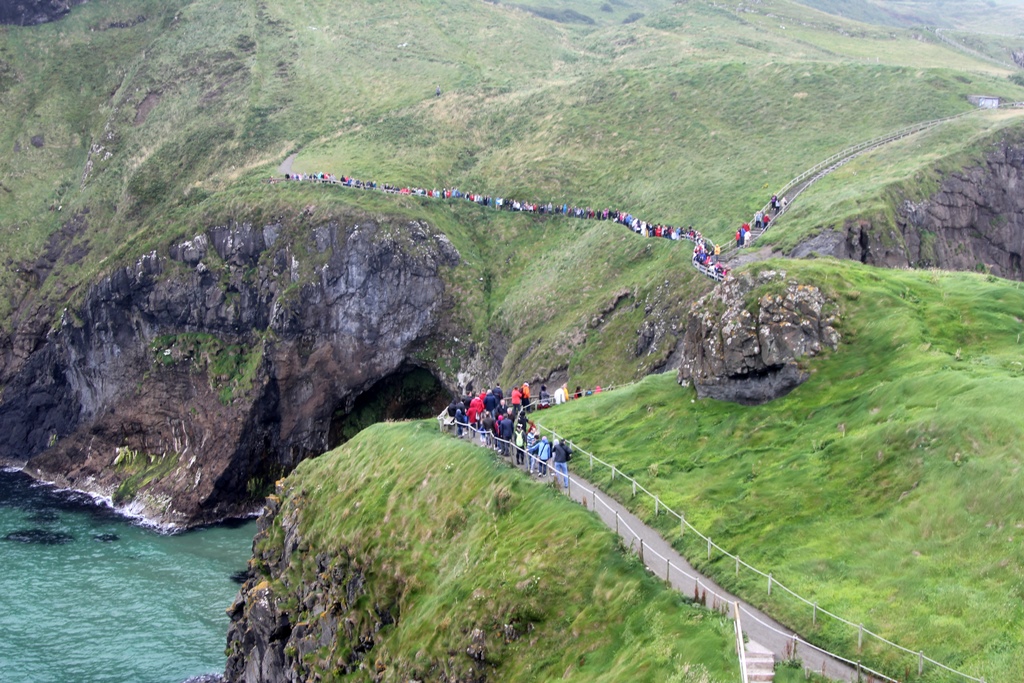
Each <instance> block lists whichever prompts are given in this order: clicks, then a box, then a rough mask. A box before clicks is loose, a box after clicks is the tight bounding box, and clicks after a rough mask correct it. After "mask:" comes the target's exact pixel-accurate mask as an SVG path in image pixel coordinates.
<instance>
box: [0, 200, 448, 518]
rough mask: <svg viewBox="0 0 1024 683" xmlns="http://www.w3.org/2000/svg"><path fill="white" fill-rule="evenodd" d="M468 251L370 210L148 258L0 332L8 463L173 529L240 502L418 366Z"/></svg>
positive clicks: (254, 230) (228, 233)
mask: <svg viewBox="0 0 1024 683" xmlns="http://www.w3.org/2000/svg"><path fill="white" fill-rule="evenodd" d="M458 262H459V255H458V252H457V251H456V250H455V249H454V247H452V245H451V243H450V242H448V240H447V238H445V237H444V236H443V235H438V234H435V233H433V232H432V231H431V230H430V228H429V227H428V226H426V225H425V224H422V223H419V222H409V221H402V220H395V221H388V220H386V219H380V218H378V219H370V218H369V217H366V216H362V217H355V218H352V219H350V220H347V221H346V220H344V219H342V220H328V221H326V222H324V223H320V224H315V225H309V223H308V220H307V219H305V218H303V217H299V218H297V219H294V220H291V221H290V222H289V221H284V222H281V221H278V222H274V223H270V224H266V225H263V226H262V227H259V226H256V225H252V224H248V223H241V224H236V225H220V226H214V227H211V228H209V229H208V230H206V231H205V232H204V233H202V234H200V235H198V236H196V237H195V238H194V239H192V240H189V241H187V242H182V243H180V244H176V245H174V246H172V247H171V248H170V249H169V250H168V255H167V256H161V255H159V254H157V253H155V252H154V253H151V254H147V255H146V256H144V257H142V258H140V259H139V260H138V261H137V262H136V263H134V264H133V265H131V266H129V267H125V268H121V269H118V270H116V271H115V272H113V273H112V274H111V275H109V276H108V277H106V278H105V279H103V280H102V281H101V282H99V283H98V284H97V285H95V286H94V287H93V288H92V290H91V291H90V292H89V294H88V296H87V297H86V301H85V305H84V306H83V307H82V308H81V309H80V310H75V311H72V310H65V311H64V314H63V316H62V319H61V322H60V324H59V325H58V326H57V327H56V328H55V329H49V328H48V325H47V324H46V319H45V317H43V316H42V315H40V316H38V317H37V318H38V319H37V318H29V322H32V323H33V324H32V325H28V324H27V323H26V326H25V329H24V331H23V333H16V334H14V335H12V336H11V337H10V338H8V339H7V340H5V342H4V344H2V345H0V346H3V348H2V349H0V352H2V353H3V355H4V360H5V362H4V364H3V366H0V386H2V393H0V461H6V462H25V461H26V460H27V461H28V462H27V464H26V466H25V471H26V472H27V473H29V474H31V475H32V476H35V477H38V478H41V479H46V480H49V481H54V482H56V483H58V484H59V485H62V486H66V487H69V488H76V489H80V490H85V491H89V492H92V493H97V494H100V495H105V496H109V497H111V498H112V499H113V501H114V502H115V503H117V504H119V505H121V506H123V507H125V508H126V511H128V512H131V513H137V514H141V515H145V516H147V517H149V518H151V519H154V520H155V521H158V522H160V523H161V524H164V525H166V526H169V527H175V526H192V525H196V524H205V523H210V522H215V521H219V520H221V519H224V518H226V517H232V516H238V515H242V514H247V513H249V512H251V511H252V510H254V509H256V508H258V506H259V504H260V503H261V502H262V498H263V494H264V493H265V490H266V488H267V487H268V486H272V484H273V482H274V480H275V479H277V478H278V477H280V476H281V475H283V474H284V473H286V472H287V471H289V470H290V469H291V468H292V467H294V466H295V465H296V464H297V463H298V462H299V461H301V460H302V459H303V458H306V457H309V456H312V455H318V454H320V453H322V452H324V451H325V450H327V449H328V448H329V447H330V446H332V445H335V444H331V443H330V435H331V430H332V421H333V420H335V419H336V415H337V414H339V413H344V412H345V411H347V410H349V409H351V408H352V405H353V404H354V402H355V401H356V399H357V398H358V397H359V395H360V394H361V393H362V392H364V391H366V390H368V389H369V388H370V387H372V386H373V385H374V384H375V383H376V382H378V381H379V380H380V379H381V378H385V377H388V376H390V375H392V374H394V373H400V372H402V371H404V370H405V369H407V368H409V367H423V363H422V362H421V361H419V360H418V358H419V356H420V355H422V354H419V352H420V351H421V350H422V348H423V345H424V344H426V343H427V342H428V340H430V339H431V338H432V336H433V335H436V334H438V333H439V330H441V329H442V328H444V327H445V325H447V324H448V321H447V319H446V317H445V316H444V315H443V313H444V311H445V310H446V309H447V307H448V306H450V305H451V304H450V302H447V303H446V299H445V284H444V280H443V279H442V270H443V269H445V268H450V267H453V266H455V265H457V264H458ZM36 323H39V324H36ZM47 329H48V331H45V330H47ZM446 332H447V330H446Z"/></svg>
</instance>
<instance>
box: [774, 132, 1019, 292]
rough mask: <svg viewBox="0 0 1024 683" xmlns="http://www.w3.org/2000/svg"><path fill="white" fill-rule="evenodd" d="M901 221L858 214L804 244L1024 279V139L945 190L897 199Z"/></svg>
mask: <svg viewBox="0 0 1024 683" xmlns="http://www.w3.org/2000/svg"><path fill="white" fill-rule="evenodd" d="M893 202H894V204H895V209H896V210H895V211H894V216H895V218H894V221H893V222H892V223H887V222H885V221H884V220H880V219H878V218H871V219H868V218H862V219H856V220H850V221H848V222H847V223H846V225H845V226H844V227H843V228H842V229H841V230H826V231H824V232H822V233H821V234H819V235H817V236H815V237H813V238H811V239H810V240H808V241H806V242H804V243H803V244H801V245H799V246H798V247H797V248H796V249H795V250H794V251H793V252H792V253H791V254H790V256H793V257H796V258H800V257H803V256H807V255H809V254H811V253H817V254H820V255H822V256H835V257H837V258H846V259H853V260H856V261H861V262H863V263H867V264H869V265H873V266H881V267H888V268H905V267H912V268H943V269H946V270H961V271H979V270H980V271H988V272H991V273H992V274H994V275H997V276H999V277H1005V278H1010V279H1015V280H1021V279H1024V270H1022V267H1021V259H1022V255H1024V143H1015V144H1010V143H1003V144H1001V145H1000V146H999V148H998V149H997V150H996V151H994V152H993V153H991V154H990V155H989V156H988V158H987V159H986V161H985V163H984V164H981V165H979V166H975V167H973V168H969V169H965V170H963V171H961V172H959V173H954V174H952V175H951V176H949V177H948V178H946V179H945V180H944V181H943V182H942V184H941V186H940V188H939V190H938V192H936V193H935V194H933V195H932V196H930V197H929V198H928V199H926V200H924V201H919V202H913V201H910V200H908V199H902V198H895V199H894V200H893Z"/></svg>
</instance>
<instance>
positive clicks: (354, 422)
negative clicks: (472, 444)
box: [327, 365, 451, 448]
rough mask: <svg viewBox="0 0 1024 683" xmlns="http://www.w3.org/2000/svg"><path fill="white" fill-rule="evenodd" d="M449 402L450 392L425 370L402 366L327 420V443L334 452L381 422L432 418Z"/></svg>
mask: <svg viewBox="0 0 1024 683" xmlns="http://www.w3.org/2000/svg"><path fill="white" fill-rule="evenodd" d="M450 400H451V394H450V392H449V391H448V390H447V389H445V387H444V385H443V384H441V381H440V380H438V379H437V377H435V376H434V374H433V373H432V372H430V371H429V370H427V369H426V368H421V367H415V366H411V365H403V366H402V367H400V368H399V369H398V370H396V371H395V372H393V373H391V374H390V375H387V376H386V377H383V378H381V379H380V380H378V381H377V382H376V383H374V385H373V386H371V387H370V388H369V389H367V390H366V391H364V392H363V393H362V394H360V395H359V396H357V397H356V399H355V401H354V402H353V403H352V404H351V406H352V407H351V409H347V408H346V407H345V406H342V407H341V408H339V409H338V410H336V411H335V412H334V415H333V417H332V418H331V429H330V431H329V432H328V437H327V438H328V443H329V446H330V447H331V448H335V447H337V446H339V445H341V444H343V443H345V442H346V441H348V440H349V439H351V438H352V437H354V436H355V435H356V434H358V433H359V432H360V431H361V430H363V429H365V428H367V427H369V426H370V425H372V424H375V423H377V422H383V421H385V420H418V419H422V418H427V417H435V416H436V415H437V414H438V413H440V412H441V411H442V410H444V408H445V406H447V405H448V403H449V401H450Z"/></svg>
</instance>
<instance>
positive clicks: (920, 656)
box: [917, 650, 924, 676]
mask: <svg viewBox="0 0 1024 683" xmlns="http://www.w3.org/2000/svg"><path fill="white" fill-rule="evenodd" d="M917 675H918V676H923V675H924V650H921V651H920V652H918V653H917Z"/></svg>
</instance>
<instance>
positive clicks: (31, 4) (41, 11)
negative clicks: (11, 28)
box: [0, 0, 86, 26]
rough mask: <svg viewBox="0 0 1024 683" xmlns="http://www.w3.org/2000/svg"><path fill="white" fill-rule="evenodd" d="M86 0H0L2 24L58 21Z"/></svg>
mask: <svg viewBox="0 0 1024 683" xmlns="http://www.w3.org/2000/svg"><path fill="white" fill-rule="evenodd" d="M85 1H86V0H20V1H18V0H5V1H4V2H0V24H14V25H15V26H32V25H34V24H45V23H46V22H48V21H56V20H57V19H60V18H61V17H63V16H64V15H65V14H67V13H68V12H70V11H71V8H72V7H74V6H75V5H81V4H82V3H84V2H85Z"/></svg>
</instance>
